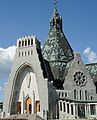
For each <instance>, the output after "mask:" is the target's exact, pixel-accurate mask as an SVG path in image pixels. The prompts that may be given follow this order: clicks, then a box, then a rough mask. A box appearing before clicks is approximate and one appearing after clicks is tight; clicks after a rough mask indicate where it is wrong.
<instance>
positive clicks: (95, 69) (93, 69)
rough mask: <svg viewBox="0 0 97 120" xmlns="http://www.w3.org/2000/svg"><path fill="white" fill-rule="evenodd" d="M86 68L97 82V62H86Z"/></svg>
mask: <svg viewBox="0 0 97 120" xmlns="http://www.w3.org/2000/svg"><path fill="white" fill-rule="evenodd" d="M86 68H87V70H88V71H89V74H90V75H91V77H92V79H93V80H94V82H97V63H91V64H86Z"/></svg>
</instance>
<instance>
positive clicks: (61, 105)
mask: <svg viewBox="0 0 97 120" xmlns="http://www.w3.org/2000/svg"><path fill="white" fill-rule="evenodd" d="M60 111H62V102H60Z"/></svg>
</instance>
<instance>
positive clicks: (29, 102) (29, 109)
mask: <svg viewBox="0 0 97 120" xmlns="http://www.w3.org/2000/svg"><path fill="white" fill-rule="evenodd" d="M26 112H27V113H30V114H31V112H32V100H31V98H30V97H28V98H27V99H26Z"/></svg>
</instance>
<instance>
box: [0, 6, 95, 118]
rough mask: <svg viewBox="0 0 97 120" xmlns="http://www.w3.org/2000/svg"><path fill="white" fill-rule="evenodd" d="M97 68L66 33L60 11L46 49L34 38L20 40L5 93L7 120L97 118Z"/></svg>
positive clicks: (52, 27)
mask: <svg viewBox="0 0 97 120" xmlns="http://www.w3.org/2000/svg"><path fill="white" fill-rule="evenodd" d="M96 85H97V64H96V63H93V64H87V65H85V64H84V63H83V61H82V58H81V56H80V54H79V53H77V52H74V51H73V49H72V48H71V46H70V44H69V42H68V40H67V39H66V37H65V35H64V33H63V30H62V17H61V16H60V15H59V13H58V10H57V8H55V9H54V12H53V15H52V17H51V19H50V30H49V34H48V39H47V41H46V42H45V44H44V46H43V48H42V49H41V45H40V42H39V40H38V39H37V38H36V37H35V36H33V35H31V36H25V37H21V38H19V39H18V40H17V49H16V54H15V58H14V63H13V67H12V70H11V73H10V76H9V80H8V85H7V86H6V89H5V95H4V101H3V113H2V114H3V117H5V118H8V117H11V116H14V117H16V116H19V115H23V116H25V115H28V116H30V115H34V114H37V115H38V116H39V117H40V118H41V119H44V120H53V119H59V120H65V119H81V118H85V119H93V118H97V94H96V91H97V90H96Z"/></svg>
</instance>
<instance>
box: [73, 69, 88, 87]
mask: <svg viewBox="0 0 97 120" xmlns="http://www.w3.org/2000/svg"><path fill="white" fill-rule="evenodd" d="M86 79H87V77H86V76H85V75H84V74H83V73H82V72H80V71H78V72H76V73H75V74H74V81H75V82H76V85H77V86H80V87H81V86H84V85H85V84H86V82H87V81H86Z"/></svg>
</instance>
